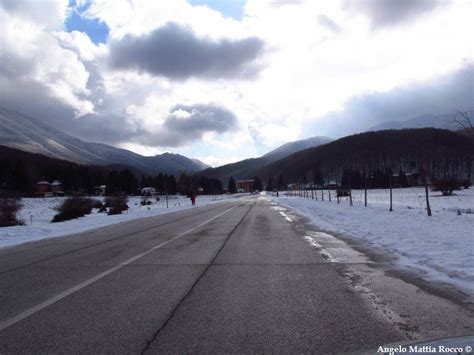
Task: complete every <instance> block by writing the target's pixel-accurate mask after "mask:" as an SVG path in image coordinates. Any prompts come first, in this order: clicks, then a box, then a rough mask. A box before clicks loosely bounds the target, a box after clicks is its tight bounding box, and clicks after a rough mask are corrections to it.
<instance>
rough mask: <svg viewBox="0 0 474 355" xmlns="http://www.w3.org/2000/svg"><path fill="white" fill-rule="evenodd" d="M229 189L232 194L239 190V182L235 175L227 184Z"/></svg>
mask: <svg viewBox="0 0 474 355" xmlns="http://www.w3.org/2000/svg"><path fill="white" fill-rule="evenodd" d="M227 191H229V193H231V194H235V193H236V192H237V184H236V183H235V180H234V177H233V176H231V177H230V179H229V184H228V185H227Z"/></svg>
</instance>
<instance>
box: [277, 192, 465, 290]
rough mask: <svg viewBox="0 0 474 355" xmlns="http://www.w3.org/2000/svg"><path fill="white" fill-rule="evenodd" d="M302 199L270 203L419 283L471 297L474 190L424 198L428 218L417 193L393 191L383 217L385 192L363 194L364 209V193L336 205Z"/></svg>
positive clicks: (278, 200)
mask: <svg viewBox="0 0 474 355" xmlns="http://www.w3.org/2000/svg"><path fill="white" fill-rule="evenodd" d="M320 194H321V192H319V193H318V201H316V200H312V199H305V198H302V197H293V196H287V195H285V194H283V193H281V194H280V197H270V198H271V199H272V200H273V201H275V202H278V203H279V204H281V205H283V206H285V207H287V208H291V209H293V210H295V211H297V212H299V213H300V214H302V215H304V216H306V217H308V218H310V219H311V221H312V222H313V224H314V225H315V226H317V227H318V228H320V229H321V230H325V231H329V232H334V233H339V234H341V235H344V236H346V237H348V238H353V239H358V240H362V241H364V242H366V243H367V244H369V245H371V246H374V247H376V248H377V249H379V250H385V251H386V253H388V254H390V255H392V256H395V257H396V259H397V261H396V263H397V265H398V266H400V267H402V268H407V269H411V270H414V271H415V272H417V273H419V274H420V275H421V276H422V277H423V278H425V279H427V280H432V281H438V282H443V283H448V284H451V285H453V286H455V287H458V288H460V289H462V290H464V291H465V292H467V293H470V294H471V295H474V214H470V213H468V212H466V211H472V210H474V189H472V188H471V189H467V190H461V191H457V192H456V193H455V195H453V196H448V197H442V196H441V194H440V193H438V192H430V195H431V196H430V203H431V209H432V212H433V216H432V217H428V216H427V214H426V210H425V199H424V189H423V188H409V189H394V190H393V209H394V211H393V212H389V210H388V206H389V191H388V190H369V191H368V207H364V191H363V190H355V191H353V200H354V206H352V207H351V206H349V201H348V198H342V199H341V202H340V203H339V204H338V203H336V199H335V198H333V200H332V202H329V201H328V199H327V196H326V198H325V201H321V196H320ZM458 211H461V214H460V215H459V214H458Z"/></svg>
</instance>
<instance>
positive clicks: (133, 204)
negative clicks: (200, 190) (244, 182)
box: [0, 195, 236, 248]
mask: <svg viewBox="0 0 474 355" xmlns="http://www.w3.org/2000/svg"><path fill="white" fill-rule="evenodd" d="M235 196H236V195H232V196H231V195H218V196H198V197H197V199H196V206H192V205H191V200H190V199H189V198H186V197H184V196H170V197H169V199H168V206H169V208H166V201H165V199H164V198H163V197H161V199H160V201H158V202H156V200H154V199H150V200H151V201H153V204H152V205H149V206H141V205H140V201H141V200H142V198H141V197H140V196H134V197H130V198H129V201H128V206H129V210H128V211H125V212H124V213H123V214H120V215H113V216H108V215H107V214H106V213H98V212H97V210H93V213H91V214H90V215H87V216H84V217H81V218H78V219H73V220H70V221H64V222H59V223H51V220H52V219H53V216H54V215H55V214H56V213H57V211H56V210H55V208H56V207H58V206H60V205H61V204H62V202H63V201H64V199H65V197H51V198H23V199H22V200H21V203H22V205H23V207H22V209H21V210H20V211H19V213H18V217H19V218H20V219H21V220H23V221H24V222H25V225H24V226H14V227H2V228H0V248H3V247H8V246H13V245H18V244H22V243H26V242H31V241H35V240H41V239H47V238H55V237H63V236H67V235H70V234H76V233H81V232H85V231H88V230H91V229H96V228H100V227H105V226H108V225H111V224H117V223H121V222H126V221H130V220H132V219H137V218H144V217H152V216H158V215H161V214H165V213H171V212H175V211H182V210H186V209H190V208H195V207H201V206H206V205H209V204H213V203H217V202H222V201H228V200H229V199H231V198H233V197H235ZM92 198H94V199H98V200H102V199H103V198H102V197H97V196H94V197H92Z"/></svg>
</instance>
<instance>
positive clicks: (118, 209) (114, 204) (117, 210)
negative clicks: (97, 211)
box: [105, 196, 128, 216]
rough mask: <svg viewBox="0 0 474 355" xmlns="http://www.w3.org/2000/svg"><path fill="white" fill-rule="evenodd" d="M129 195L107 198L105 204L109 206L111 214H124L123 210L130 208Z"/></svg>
mask: <svg viewBox="0 0 474 355" xmlns="http://www.w3.org/2000/svg"><path fill="white" fill-rule="evenodd" d="M127 202H128V197H127V196H108V197H107V198H106V199H105V206H106V207H109V213H108V214H109V216H110V215H114V214H122V212H123V211H126V210H128V205H127Z"/></svg>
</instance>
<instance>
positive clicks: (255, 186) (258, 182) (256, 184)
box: [252, 176, 263, 191]
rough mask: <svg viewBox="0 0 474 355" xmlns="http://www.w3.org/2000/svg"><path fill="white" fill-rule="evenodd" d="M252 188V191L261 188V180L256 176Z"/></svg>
mask: <svg viewBox="0 0 474 355" xmlns="http://www.w3.org/2000/svg"><path fill="white" fill-rule="evenodd" d="M252 188H253V189H254V191H262V190H263V183H262V180H261V179H260V178H259V177H258V176H255V177H254V179H253V186H252Z"/></svg>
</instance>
